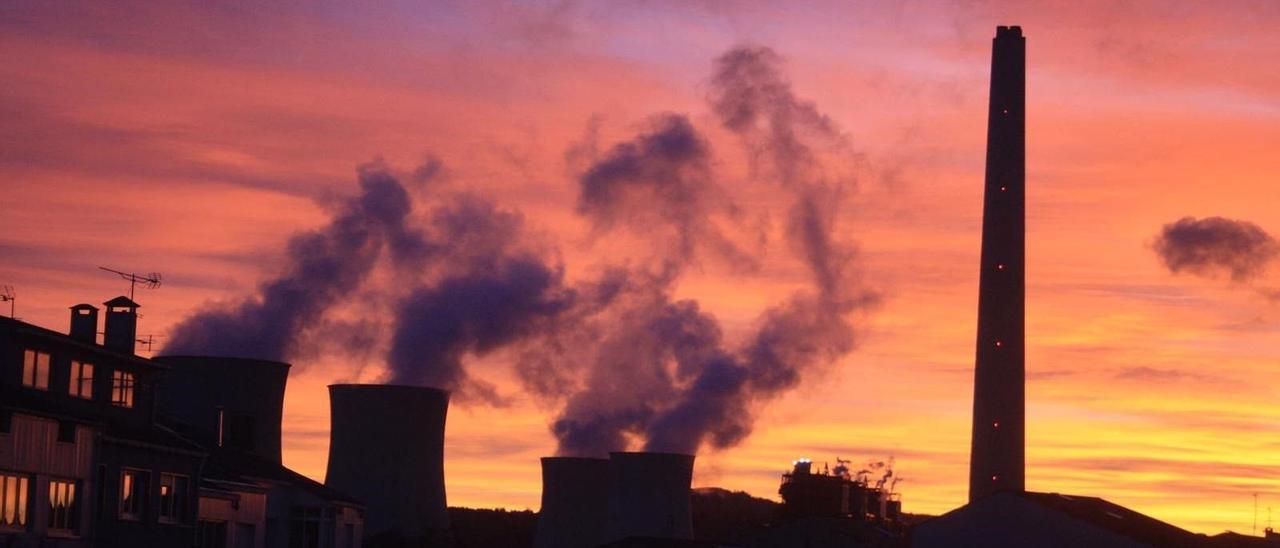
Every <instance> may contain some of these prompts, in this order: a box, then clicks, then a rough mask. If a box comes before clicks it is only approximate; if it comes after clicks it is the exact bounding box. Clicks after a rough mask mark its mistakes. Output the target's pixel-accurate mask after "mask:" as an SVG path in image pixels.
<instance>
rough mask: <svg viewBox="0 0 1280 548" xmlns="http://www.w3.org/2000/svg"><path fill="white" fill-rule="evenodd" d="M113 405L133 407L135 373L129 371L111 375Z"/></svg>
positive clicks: (114, 372) (115, 372)
mask: <svg viewBox="0 0 1280 548" xmlns="http://www.w3.org/2000/svg"><path fill="white" fill-rule="evenodd" d="M111 405H118V406H120V407H133V373H129V372H127V371H113V372H112V373H111Z"/></svg>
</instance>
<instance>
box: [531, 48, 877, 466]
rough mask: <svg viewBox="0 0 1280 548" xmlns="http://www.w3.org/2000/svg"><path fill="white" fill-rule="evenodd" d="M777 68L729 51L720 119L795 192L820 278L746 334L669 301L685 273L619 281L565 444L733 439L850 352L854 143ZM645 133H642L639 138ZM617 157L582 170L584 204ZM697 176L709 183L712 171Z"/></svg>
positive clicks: (773, 178)
mask: <svg viewBox="0 0 1280 548" xmlns="http://www.w3.org/2000/svg"><path fill="white" fill-rule="evenodd" d="M779 65H780V60H779V59H778V57H777V56H776V55H775V54H774V53H773V52H771V51H770V50H767V49H763V48H741V49H735V50H732V51H730V52H728V53H726V54H725V55H723V56H722V57H720V58H719V59H718V60H717V61H716V72H715V75H714V77H713V84H714V93H713V96H712V99H711V103H712V109H713V111H714V112H715V113H716V114H717V116H718V119H719V121H720V123H721V124H722V125H723V126H724V127H725V128H726V129H728V130H729V131H731V132H732V133H734V134H736V135H737V136H738V137H739V139H740V141H741V142H742V144H743V146H744V147H746V150H747V151H748V153H749V155H750V157H751V158H752V166H751V167H752V172H753V174H754V176H755V177H756V178H757V179H759V180H761V181H762V182H765V183H773V184H775V185H776V186H777V187H779V188H781V189H784V190H785V191H787V193H788V194H789V195H790V196H791V200H792V203H791V204H790V205H789V206H788V219H787V234H788V239H789V241H790V242H791V243H792V250H793V252H794V255H795V256H796V257H797V258H798V259H799V260H801V261H803V262H804V264H806V265H807V266H808V268H809V271H810V274H811V276H812V278H811V279H812V286H811V287H810V288H808V289H805V290H802V291H799V292H797V293H796V294H795V295H793V296H792V297H791V298H790V299H788V300H786V301H784V302H783V303H780V304H779V305H776V306H774V307H772V308H770V309H769V310H767V311H766V312H765V313H764V314H763V315H762V316H761V317H760V318H759V319H758V320H757V322H756V323H757V325H756V328H755V330H754V333H753V334H752V335H751V336H750V337H749V338H748V339H746V340H745V341H744V342H742V343H741V344H738V345H732V344H730V343H729V342H728V341H726V340H725V337H724V335H723V332H722V329H721V328H720V324H719V322H718V321H717V320H716V318H715V317H714V316H712V315H710V314H709V313H707V312H705V311H703V310H702V309H701V307H700V305H699V304H698V303H697V302H696V301H693V300H674V299H673V298H672V294H673V291H674V287H675V281H676V280H674V279H669V278H662V277H651V278H647V280H648V281H647V282H644V281H641V282H640V283H633V284H630V285H628V286H626V287H624V289H623V291H622V293H623V294H624V295H625V297H624V298H620V299H618V301H617V302H618V303H620V304H618V305H616V307H617V308H618V310H617V311H616V317H615V318H614V319H613V321H612V322H610V323H609V328H608V329H606V330H605V332H604V333H603V334H602V336H601V337H600V339H599V340H600V343H599V345H598V346H597V347H596V348H595V351H594V353H593V355H592V356H591V357H590V358H589V359H590V360H591V362H592V365H593V366H592V367H591V368H590V371H589V374H588V378H587V381H586V383H585V385H584V386H583V387H582V388H581V390H579V391H577V392H576V393H573V394H572V395H571V396H570V397H569V398H568V400H567V403H566V405H565V407H564V409H563V410H562V413H561V416H560V418H559V419H558V420H557V421H556V422H555V423H554V424H553V426H552V431H553V433H554V434H555V435H556V436H557V438H558V439H559V442H560V448H559V450H560V453H561V454H569V455H601V454H603V453H607V452H608V451H611V450H620V449H625V448H626V447H627V446H628V445H629V441H630V440H631V439H633V438H638V439H641V440H643V442H644V447H645V449H646V450H652V451H667V452H681V453H693V452H696V451H697V450H698V449H699V448H700V447H702V446H704V445H709V446H710V447H712V448H726V447H731V446H733V445H735V444H737V443H739V442H740V441H742V439H744V438H745V437H746V436H748V435H749V434H750V433H751V431H752V428H753V425H754V420H755V413H756V411H757V410H758V409H759V407H760V404H762V403H764V402H767V401H769V400H771V399H773V398H776V397H777V396H778V395H780V394H781V393H783V392H785V391H786V390H788V389H790V388H793V387H794V386H796V385H797V384H798V383H799V382H800V379H801V377H802V375H803V374H804V373H806V372H809V371H813V370H814V369H815V368H818V367H820V366H822V365H825V364H830V363H833V362H834V361H836V360H838V359H839V358H840V357H841V356H844V355H845V354H847V353H848V352H850V351H851V350H852V349H853V347H854V330H853V325H852V323H851V320H850V315H851V314H852V313H853V312H855V311H857V310H859V309H862V308H864V307H865V306H867V305H868V304H870V303H871V302H873V300H874V299H872V298H871V296H870V293H868V292H866V291H865V290H863V289H861V288H860V287H859V284H858V283H857V280H856V279H855V278H854V276H853V274H854V272H853V268H852V267H853V265H854V262H853V259H854V256H855V254H854V250H853V248H852V246H851V245H850V244H849V243H848V242H845V241H843V240H841V239H839V238H837V237H836V224H837V223H836V220H837V214H838V212H839V207H840V199H841V197H842V196H843V195H844V194H845V192H846V191H847V187H848V186H849V185H851V184H852V182H853V181H852V179H851V178H850V177H847V176H845V175H842V173H844V172H843V171H842V169H843V168H844V167H845V166H841V165H839V164H838V162H835V161H832V158H835V157H839V156H840V155H841V154H842V153H844V152H847V149H846V145H845V142H844V139H843V137H842V136H841V135H840V134H839V133H838V132H837V131H836V130H835V128H834V127H833V125H832V124H831V123H830V121H829V120H828V119H827V118H826V117H825V116H823V115H822V114H821V113H819V112H818V111H817V109H816V107H814V106H813V105H812V104H811V103H808V102H805V101H802V100H800V99H798V98H797V97H796V96H795V94H794V93H793V92H792V90H791V87H790V85H789V83H788V82H787V81H786V79H785V78H784V77H783V76H782V74H781V73H780V71H779ZM647 139H648V137H647V136H645V135H641V136H639V137H638V138H637V141H636V142H640V143H643V142H646V141H647ZM614 150H615V153H616V152H617V151H622V150H625V151H627V152H628V155H627V156H626V157H627V162H628V164H631V165H649V164H651V163H652V164H656V165H666V163H667V162H666V160H665V158H664V157H663V155H662V154H661V149H659V148H657V147H643V146H634V145H624V146H619V147H618V148H615V149H614ZM614 156H616V154H615V155H610V156H609V157H606V158H605V159H604V160H603V161H602V162H601V163H597V164H596V165H594V166H592V167H591V168H589V169H588V170H586V172H585V173H584V174H583V176H582V177H581V178H580V180H579V184H580V193H581V194H580V196H581V198H580V203H583V202H584V201H589V198H588V197H589V196H591V195H592V194H593V193H594V192H596V188H597V187H598V186H599V185H598V182H597V180H596V178H595V177H594V175H595V174H597V173H600V172H602V171H606V172H607V171H609V169H610V168H609V167H608V165H607V164H608V163H609V162H610V161H611V160H612V158H613V157H614ZM654 156H656V158H654ZM698 182H701V183H702V184H707V185H711V184H714V180H713V179H712V178H707V177H701V178H699V179H698ZM696 195H697V193H694V192H680V193H674V192H667V193H661V194H658V196H660V197H661V200H656V199H655V198H654V196H652V195H650V196H632V198H633V200H634V202H633V203H632V206H633V207H641V208H649V207H654V206H665V207H668V208H669V209H672V210H675V211H689V210H691V209H692V210H696V207H694V206H696V203H690V202H691V201H692V200H691V197H692V196H696ZM664 200H665V201H667V202H669V203H662V201H664ZM654 202H658V203H654ZM675 206H678V207H675ZM580 211H582V208H580ZM590 213H592V214H594V215H596V216H605V219H604V222H602V221H600V220H598V219H597V220H596V222H595V224H596V226H605V227H614V226H620V227H622V228H623V229H629V230H652V229H653V228H652V227H651V226H650V225H634V224H626V223H622V222H618V221H619V219H618V217H617V216H616V214H617V210H616V209H614V210H604V209H596V210H591V211H590ZM611 214H613V215H615V216H610V215H611ZM682 219H683V216H681V215H674V216H670V217H667V218H665V219H663V220H664V221H665V222H666V223H667V228H669V229H672V230H675V231H677V232H678V233H679V234H681V235H682V237H681V238H680V239H679V241H680V242H688V241H690V240H697V238H696V236H697V234H694V233H693V232H694V231H695V230H696V225H694V224H692V223H686V222H682ZM685 256H687V254H686V255H685ZM645 279H646V278H642V280H645Z"/></svg>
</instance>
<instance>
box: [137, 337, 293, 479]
mask: <svg viewBox="0 0 1280 548" xmlns="http://www.w3.org/2000/svg"><path fill="white" fill-rule="evenodd" d="M155 361H158V362H160V363H163V364H165V365H168V366H169V367H170V369H169V371H167V372H165V374H164V375H163V376H162V378H161V380H160V389H159V400H160V406H161V407H160V408H161V409H162V410H163V412H164V413H165V414H166V415H168V416H169V417H170V418H172V419H174V420H177V421H179V422H181V423H183V424H185V425H187V426H188V427H189V429H190V431H191V433H192V434H194V435H196V436H198V437H199V438H200V440H199V441H202V442H204V443H205V444H207V445H208V446H211V447H228V448H232V449H240V450H244V451H249V452H251V453H253V454H255V455H258V456H261V457H262V458H265V459H268V460H270V461H271V462H275V463H279V462H280V420H281V418H282V416H283V414H284V389H285V384H286V383H287V382H288V380H289V364H287V363H283V362H273V361H267V360H255V359H249V358H223V357H207V356H160V357H157V358H155Z"/></svg>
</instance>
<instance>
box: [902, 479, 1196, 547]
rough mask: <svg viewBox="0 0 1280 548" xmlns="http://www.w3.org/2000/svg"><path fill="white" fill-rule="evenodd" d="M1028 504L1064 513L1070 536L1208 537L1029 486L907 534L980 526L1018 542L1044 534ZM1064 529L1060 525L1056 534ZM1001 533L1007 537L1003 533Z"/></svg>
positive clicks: (939, 535)
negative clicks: (1097, 533)
mask: <svg viewBox="0 0 1280 548" xmlns="http://www.w3.org/2000/svg"><path fill="white" fill-rule="evenodd" d="M1015 501H1021V502H1022V504H1010V503H1012V502H1015ZM1028 503H1029V504H1030V505H1031V506H1033V507H1037V508H1038V509H1039V510H1041V511H1046V512H1048V513H1050V514H1056V515H1059V516H1062V517H1064V518H1066V521H1064V522H1063V524H1062V526H1063V527H1066V529H1065V530H1071V529H1075V528H1080V529H1081V534H1082V535H1083V536H1082V537H1080V538H1075V539H1074V540H1073V541H1080V539H1081V538H1088V537H1089V534H1087V533H1085V532H1084V531H1085V530H1086V529H1089V530H1094V531H1105V532H1107V533H1110V534H1111V535H1114V536H1115V537H1119V538H1121V539H1125V540H1127V541H1128V542H1130V543H1132V544H1137V545H1143V546H1160V547H1169V548H1178V547H1204V546H1212V545H1211V544H1209V537H1207V536H1205V535H1201V534H1197V533H1192V532H1191V531H1188V530H1186V529H1182V528H1180V527H1177V526H1174V525H1171V524H1169V523H1165V522H1163V521H1160V520H1158V519H1155V518H1153V517H1151V516H1147V515H1145V514H1142V513H1139V512H1135V511H1133V510H1130V509H1128V508H1125V507H1123V506H1120V505H1118V504H1115V503H1113V502H1110V501H1107V500H1104V499H1101V498H1098V497H1085V496H1079V495H1065V494H1061V493H1038V492H1034V491H998V492H995V493H992V494H990V495H987V496H985V497H982V498H980V499H978V500H975V501H973V502H970V503H969V504H966V505H964V506H961V507H960V508H956V509H954V510H952V511H950V512H947V513H945V514H943V515H941V516H938V517H936V518H932V519H929V520H926V521H924V522H921V523H920V524H918V525H916V526H915V527H914V528H913V529H912V536H913V538H914V539H915V541H920V540H921V539H924V538H927V539H929V540H928V541H926V542H925V543H924V544H922V545H928V546H934V545H937V546H941V545H943V544H938V542H939V541H941V540H942V539H944V538H945V537H946V536H947V535H950V534H955V532H956V531H967V532H968V533H973V532H976V531H979V530H981V531H983V533H982V536H987V535H992V538H997V537H999V538H1003V539H1004V541H1005V542H1009V541H1011V539H1020V540H1018V542H1025V541H1026V540H1027V539H1026V538H1025V537H1024V536H1025V535H1026V534H1033V535H1039V534H1044V531H1043V530H1042V528H1043V524H1040V525H1033V523H1039V522H1037V521H1036V520H1037V519H1040V518H1037V517H1035V516H1034V515H1032V514H1028V513H1027V512H1028V510H1027V509H1028V506H1027V504H1028ZM963 523H967V524H968V526H960V527H957V525H959V524H963ZM1073 523H1082V524H1083V525H1084V526H1085V527H1081V526H1079V525H1073ZM938 527H942V529H938ZM992 528H994V529H992ZM997 529H998V530H997ZM926 530H928V531H929V533H928V534H927V535H925V531H926ZM1063 530H1064V529H1062V528H1061V527H1060V528H1059V532H1060V533H1061V532H1062V531H1063ZM1004 533H1009V534H1011V535H1012V536H1004V537H1002V536H1001V535H1003V534H1004ZM921 535H925V536H923V537H922V536H921ZM969 540H971V541H972V540H974V539H973V538H970V539H969ZM1054 540H1055V541H1056V543H1053V542H1050V543H1049V544H1050V545H1054V546H1065V545H1067V544H1066V543H1067V542H1068V541H1066V540H1065V539H1063V538H1055V539H1054ZM994 545H1001V544H999V543H997V544H994Z"/></svg>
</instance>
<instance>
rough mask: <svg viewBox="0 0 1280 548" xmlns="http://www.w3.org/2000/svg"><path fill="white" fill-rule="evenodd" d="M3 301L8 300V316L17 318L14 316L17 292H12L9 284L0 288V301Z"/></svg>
mask: <svg viewBox="0 0 1280 548" xmlns="http://www.w3.org/2000/svg"><path fill="white" fill-rule="evenodd" d="M5 301H9V317H10V318H17V316H14V305H16V304H17V303H18V294H17V293H14V291H13V286H11V285H6V286H4V287H3V288H0V303H2V302H5Z"/></svg>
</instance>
